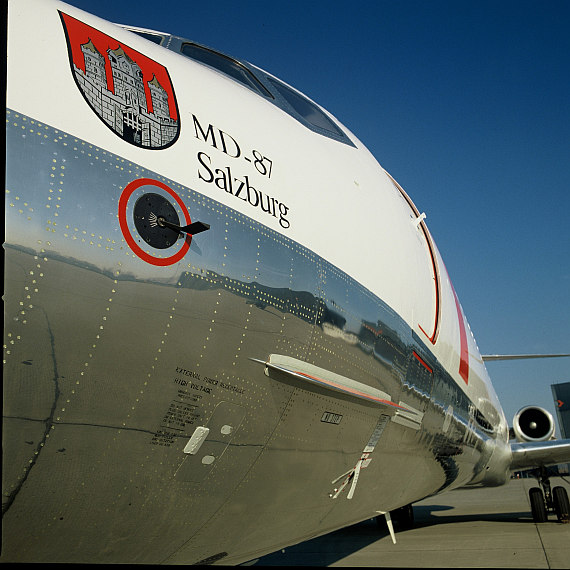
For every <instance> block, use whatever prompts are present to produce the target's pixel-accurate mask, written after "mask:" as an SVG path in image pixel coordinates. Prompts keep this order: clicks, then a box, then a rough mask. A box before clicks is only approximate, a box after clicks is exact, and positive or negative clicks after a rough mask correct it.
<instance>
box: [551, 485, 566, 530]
mask: <svg viewBox="0 0 570 570" xmlns="http://www.w3.org/2000/svg"><path fill="white" fill-rule="evenodd" d="M552 502H553V503H554V511H555V512H556V516H557V517H558V521H559V522H561V523H570V503H569V502H568V493H567V492H566V489H565V488H564V487H554V489H553V490H552Z"/></svg>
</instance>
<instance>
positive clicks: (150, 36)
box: [129, 29, 163, 45]
mask: <svg viewBox="0 0 570 570" xmlns="http://www.w3.org/2000/svg"><path fill="white" fill-rule="evenodd" d="M129 31H130V32H133V34H137V36H141V37H142V38H144V39H145V40H150V41H151V42H154V43H155V44H158V45H160V42H162V40H163V37H162V36H158V35H156V34H149V33H148V32H141V31H139V30H133V29H129Z"/></svg>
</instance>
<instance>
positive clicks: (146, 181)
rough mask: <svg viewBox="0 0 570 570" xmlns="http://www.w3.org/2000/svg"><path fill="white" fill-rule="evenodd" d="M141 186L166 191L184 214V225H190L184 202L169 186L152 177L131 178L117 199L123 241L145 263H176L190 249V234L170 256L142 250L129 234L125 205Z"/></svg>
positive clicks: (164, 264) (162, 265)
mask: <svg viewBox="0 0 570 570" xmlns="http://www.w3.org/2000/svg"><path fill="white" fill-rule="evenodd" d="M141 186H154V187H155V188H160V189H162V190H164V191H165V192H167V193H168V194H169V195H170V196H172V198H174V200H175V201H176V203H177V204H178V206H179V207H180V209H181V210H182V213H183V214H184V219H185V221H186V224H185V225H190V224H191V223H192V220H191V219H190V214H189V213H188V210H187V208H186V206H185V205H184V202H182V200H181V199H180V197H179V196H178V194H176V192H174V190H172V189H171V188H169V187H168V186H167V185H166V184H164V183H163V182H160V181H158V180H153V179H152V178H139V179H137V180H133V181H132V182H130V183H129V184H127V186H126V187H125V189H124V190H123V193H122V194H121V197H120V199H119V224H120V226H121V232H123V237H124V238H125V241H126V242H127V243H128V244H129V247H130V248H131V249H132V250H133V252H134V253H135V254H136V255H137V256H138V257H140V258H141V259H142V260H143V261H146V262H147V263H151V264H152V265H158V266H161V267H165V266H167V265H173V264H174V263H178V262H179V261H180V260H181V259H182V258H183V257H184V256H185V255H186V253H187V252H188V250H189V249H190V244H191V243H192V236H191V235H188V234H186V237H185V239H184V241H183V243H182V247H181V248H180V249H179V250H178V251H177V252H176V253H175V254H173V255H171V256H170V257H154V256H153V255H150V254H149V253H147V252H146V251H144V250H143V249H142V248H141V247H140V246H139V245H138V244H137V242H136V240H135V238H134V237H133V235H132V234H131V232H130V230H129V224H128V222H127V205H128V203H129V198H130V197H131V196H132V194H133V192H134V191H135V190H137V189H138V188H140V187H141Z"/></svg>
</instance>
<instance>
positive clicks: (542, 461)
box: [511, 439, 570, 471]
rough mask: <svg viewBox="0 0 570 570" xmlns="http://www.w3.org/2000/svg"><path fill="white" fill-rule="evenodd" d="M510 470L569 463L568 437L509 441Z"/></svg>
mask: <svg viewBox="0 0 570 570" xmlns="http://www.w3.org/2000/svg"><path fill="white" fill-rule="evenodd" d="M511 453H512V456H513V459H512V463H511V471H519V470H521V469H532V468H533V467H547V466H549V465H558V464H559V463H570V439H557V440H551V441H532V442H523V443H511Z"/></svg>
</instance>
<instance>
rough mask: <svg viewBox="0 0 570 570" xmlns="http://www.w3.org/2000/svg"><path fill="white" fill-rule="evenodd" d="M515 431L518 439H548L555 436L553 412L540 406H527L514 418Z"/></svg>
mask: <svg viewBox="0 0 570 570" xmlns="http://www.w3.org/2000/svg"><path fill="white" fill-rule="evenodd" d="M513 431H514V432H515V437H516V438H517V441H520V442H524V441H548V440H549V439H553V437H554V418H553V417H552V414H551V413H550V412H548V411H547V410H545V409H544V408H540V407H538V406H526V407H525V408H522V410H519V411H518V412H517V413H516V414H515V417H514V418H513Z"/></svg>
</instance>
